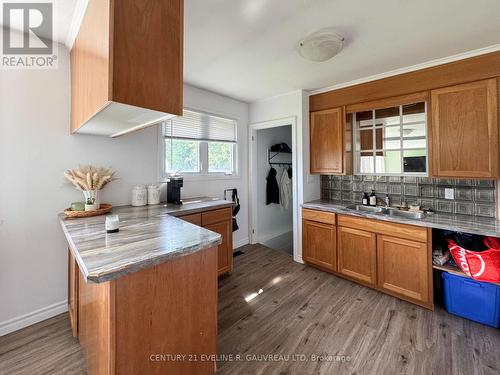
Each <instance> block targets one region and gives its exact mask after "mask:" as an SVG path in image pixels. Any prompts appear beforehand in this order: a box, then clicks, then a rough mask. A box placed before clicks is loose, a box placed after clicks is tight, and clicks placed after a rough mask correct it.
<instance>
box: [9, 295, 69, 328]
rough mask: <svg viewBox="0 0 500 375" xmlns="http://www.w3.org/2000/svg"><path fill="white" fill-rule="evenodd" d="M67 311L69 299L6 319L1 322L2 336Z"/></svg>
mask: <svg viewBox="0 0 500 375" xmlns="http://www.w3.org/2000/svg"><path fill="white" fill-rule="evenodd" d="M66 311H68V300H64V301H61V302H57V303H54V304H53V305H50V306H46V307H42V308H41V309H38V310H35V311H32V312H30V313H28V314H24V315H21V316H18V317H15V318H13V319H9V320H6V321H4V322H1V323H0V336H4V335H6V334H8V333H11V332H14V331H17V330H19V329H21V328H25V327H28V326H30V325H32V324H35V323H38V322H41V321H43V320H46V319H49V318H52V317H53V316H56V315H59V314H62V313H63V312H66Z"/></svg>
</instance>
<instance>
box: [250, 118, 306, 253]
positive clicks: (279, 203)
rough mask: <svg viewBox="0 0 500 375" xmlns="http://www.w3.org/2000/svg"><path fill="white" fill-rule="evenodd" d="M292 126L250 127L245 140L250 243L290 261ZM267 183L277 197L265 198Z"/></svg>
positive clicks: (293, 239)
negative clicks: (286, 257)
mask: <svg viewBox="0 0 500 375" xmlns="http://www.w3.org/2000/svg"><path fill="white" fill-rule="evenodd" d="M295 124H296V120H295V118H294V117H291V118H286V119H280V120H274V121H268V122H263V123H258V124H251V125H250V137H249V138H250V143H251V145H250V186H249V192H250V194H249V198H250V208H251V209H250V225H251V228H250V243H261V244H263V245H265V246H267V247H269V248H272V249H275V250H278V251H282V252H285V253H287V254H289V255H290V256H293V257H294V259H296V255H297V252H298V247H297V238H298V233H296V232H297V231H296V230H295V228H297V226H296V222H297V198H296V195H297V183H296V182H297V165H296V153H295V152H294V151H295V150H296V139H295V138H296V137H295ZM268 177H269V180H270V181H269V182H268ZM287 178H288V179H289V180H288V181H287ZM273 179H274V183H272V182H271V181H273ZM268 183H270V184H271V185H273V186H274V185H275V184H277V187H278V192H279V193H278V197H276V196H275V194H272V193H271V194H269V192H268V186H267V185H268ZM274 188H276V186H274ZM270 191H271V192H272V191H275V189H270ZM269 195H270V196H269Z"/></svg>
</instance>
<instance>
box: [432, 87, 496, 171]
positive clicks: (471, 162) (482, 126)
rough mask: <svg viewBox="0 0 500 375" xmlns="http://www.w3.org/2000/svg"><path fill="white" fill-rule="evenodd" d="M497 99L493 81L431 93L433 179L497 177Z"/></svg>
mask: <svg viewBox="0 0 500 375" xmlns="http://www.w3.org/2000/svg"><path fill="white" fill-rule="evenodd" d="M497 96H498V91H497V81H496V79H489V80H485V81H478V82H472V83H466V84H462V85H458V86H452V87H446V88H442V89H438V90H433V91H431V107H432V122H431V136H432V147H431V150H430V151H431V152H430V160H431V161H432V163H433V168H432V174H433V175H434V176H436V177H463V178H497V177H498V176H499V171H498V158H499V152H498V111H497V110H498V109H497V108H498V104H497Z"/></svg>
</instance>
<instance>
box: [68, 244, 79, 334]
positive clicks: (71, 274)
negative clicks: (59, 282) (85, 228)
mask: <svg viewBox="0 0 500 375" xmlns="http://www.w3.org/2000/svg"><path fill="white" fill-rule="evenodd" d="M79 278H80V270H79V268H78V264H77V263H76V260H75V258H74V257H73V254H71V250H70V249H69V248H68V314H69V321H70V323H71V332H72V333H73V337H78V284H79Z"/></svg>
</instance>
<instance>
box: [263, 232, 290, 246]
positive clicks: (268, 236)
mask: <svg viewBox="0 0 500 375" xmlns="http://www.w3.org/2000/svg"><path fill="white" fill-rule="evenodd" d="M292 232H293V231H292V230H291V229H283V230H280V231H277V232H274V233H269V234H265V235H263V236H259V240H258V243H265V242H268V241H270V240H272V239H273V238H276V237H280V236H283V235H285V234H287V233H292Z"/></svg>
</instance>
